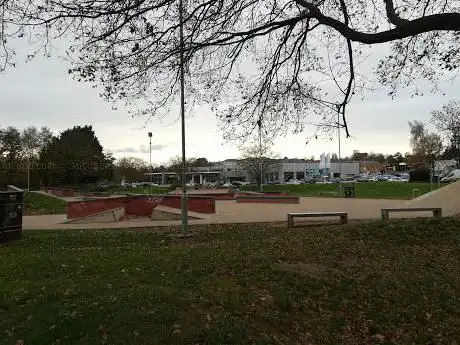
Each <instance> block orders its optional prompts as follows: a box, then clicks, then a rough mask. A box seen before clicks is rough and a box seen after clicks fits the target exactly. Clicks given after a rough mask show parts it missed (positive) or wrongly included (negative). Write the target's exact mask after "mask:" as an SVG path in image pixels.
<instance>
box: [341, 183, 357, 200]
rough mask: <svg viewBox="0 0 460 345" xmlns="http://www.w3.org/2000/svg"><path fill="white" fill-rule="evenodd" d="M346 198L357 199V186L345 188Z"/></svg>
mask: <svg viewBox="0 0 460 345" xmlns="http://www.w3.org/2000/svg"><path fill="white" fill-rule="evenodd" d="M344 193H345V198H354V197H355V186H354V185H348V186H344Z"/></svg>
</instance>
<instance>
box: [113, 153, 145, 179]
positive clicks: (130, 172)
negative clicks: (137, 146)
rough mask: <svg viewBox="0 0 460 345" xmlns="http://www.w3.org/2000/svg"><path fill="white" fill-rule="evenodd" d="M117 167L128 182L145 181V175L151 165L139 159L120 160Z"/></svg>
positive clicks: (127, 158) (125, 158)
mask: <svg viewBox="0 0 460 345" xmlns="http://www.w3.org/2000/svg"><path fill="white" fill-rule="evenodd" d="M115 166H116V167H117V168H118V169H120V170H121V175H122V177H124V178H125V179H126V180H128V181H141V180H145V173H146V172H148V171H149V163H148V162H146V161H145V160H143V159H141V158H138V157H123V158H119V159H118V160H117V161H116V163H115Z"/></svg>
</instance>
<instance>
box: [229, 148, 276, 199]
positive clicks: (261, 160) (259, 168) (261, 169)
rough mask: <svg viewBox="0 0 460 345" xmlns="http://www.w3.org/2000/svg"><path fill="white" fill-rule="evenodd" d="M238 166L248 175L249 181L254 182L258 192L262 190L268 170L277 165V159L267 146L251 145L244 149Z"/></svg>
mask: <svg viewBox="0 0 460 345" xmlns="http://www.w3.org/2000/svg"><path fill="white" fill-rule="evenodd" d="M242 151H243V154H242V155H241V160H240V161H239V162H238V164H239V165H241V167H242V168H243V169H244V171H246V173H247V174H248V175H249V179H250V181H256V183H257V188H258V190H259V191H261V190H262V188H261V187H262V183H263V181H262V180H261V178H263V176H265V174H266V173H267V171H268V169H269V168H270V167H273V165H275V164H277V161H276V159H277V158H278V157H277V156H276V155H275V154H274V152H273V151H272V149H271V148H270V146H268V145H252V146H248V147H246V148H244V149H243V150H242Z"/></svg>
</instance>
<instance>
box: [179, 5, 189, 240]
mask: <svg viewBox="0 0 460 345" xmlns="http://www.w3.org/2000/svg"><path fill="white" fill-rule="evenodd" d="M183 11H184V3H183V0H179V21H180V23H179V40H180V42H179V44H180V54H179V69H180V71H179V72H180V117H181V134H182V198H181V218H182V235H187V234H188V210H187V206H188V205H187V191H186V187H187V186H186V183H185V179H186V168H187V165H186V160H185V95H184V94H185V70H184V13H183Z"/></svg>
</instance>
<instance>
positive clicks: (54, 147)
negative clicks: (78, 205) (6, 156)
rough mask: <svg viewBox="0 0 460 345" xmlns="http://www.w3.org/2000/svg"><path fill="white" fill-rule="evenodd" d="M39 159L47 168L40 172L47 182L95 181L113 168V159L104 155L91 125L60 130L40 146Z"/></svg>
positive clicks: (108, 174) (71, 183) (105, 175)
mask: <svg viewBox="0 0 460 345" xmlns="http://www.w3.org/2000/svg"><path fill="white" fill-rule="evenodd" d="M40 161H41V162H42V163H45V164H46V165H47V166H49V167H50V169H48V170H44V171H42V178H43V179H44V180H45V181H46V183H47V184H60V185H73V186H76V185H78V184H86V183H95V182H97V181H98V180H101V179H106V178H107V177H108V176H110V172H111V171H112V170H113V158H112V157H111V156H110V155H106V154H104V152H103V148H102V146H101V144H100V143H99V140H98V139H97V137H96V135H95V133H94V131H93V128H92V126H83V127H81V126H75V127H73V128H72V129H67V130H65V131H63V132H62V133H61V134H60V135H59V137H56V138H53V139H52V140H51V142H50V143H49V144H48V145H47V146H46V147H45V148H44V150H43V151H42V152H41V154H40Z"/></svg>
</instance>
